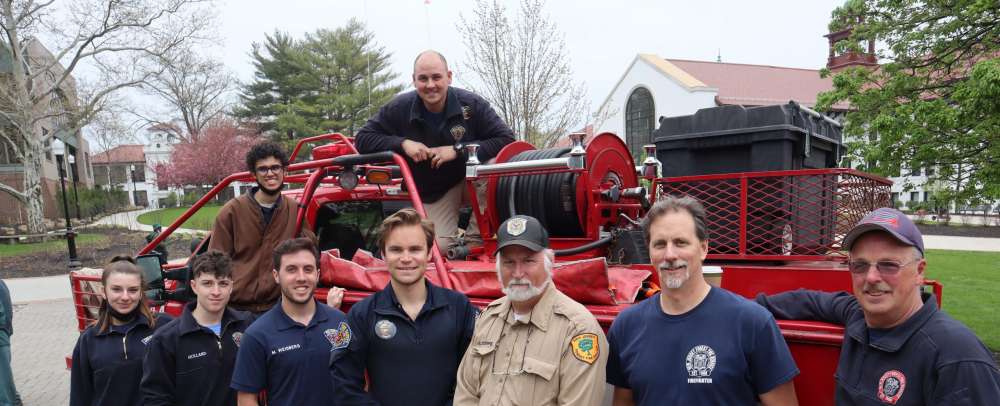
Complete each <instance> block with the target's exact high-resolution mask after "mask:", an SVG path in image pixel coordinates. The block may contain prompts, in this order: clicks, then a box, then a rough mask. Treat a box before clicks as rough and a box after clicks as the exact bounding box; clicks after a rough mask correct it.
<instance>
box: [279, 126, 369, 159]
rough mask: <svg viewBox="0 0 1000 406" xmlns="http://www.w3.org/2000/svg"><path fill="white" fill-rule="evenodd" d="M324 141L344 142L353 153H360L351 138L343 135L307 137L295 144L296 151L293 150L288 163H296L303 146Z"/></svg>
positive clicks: (332, 134) (331, 134)
mask: <svg viewBox="0 0 1000 406" xmlns="http://www.w3.org/2000/svg"><path fill="white" fill-rule="evenodd" d="M323 140H328V141H340V142H343V143H344V144H347V145H349V146H350V147H351V151H354V153H355V154H357V153H358V150H357V149H356V148H354V143H353V142H351V138H350V137H348V136H346V135H344V134H341V133H330V134H323V135H317V136H314V137H307V138H303V139H301V140H299V142H298V143H296V144H295V149H294V150H292V155H290V156H289V157H288V162H295V158H298V156H299V151H300V150H302V146H303V145H305V144H308V143H310V142H316V141H323ZM310 159H311V158H310Z"/></svg>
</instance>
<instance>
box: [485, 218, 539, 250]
mask: <svg viewBox="0 0 1000 406" xmlns="http://www.w3.org/2000/svg"><path fill="white" fill-rule="evenodd" d="M508 245H520V246H522V247H525V248H528V249H530V250H532V251H535V252H538V251H541V250H543V249H546V248H548V247H549V232H548V231H545V227H542V223H540V222H538V219H536V218H534V217H531V216H523V215H517V216H513V217H511V218H509V219H507V220H506V221H504V222H503V223H502V224H500V228H498V229H497V249H496V251H494V252H493V254H494V255H495V254H496V253H497V252H500V249H502V248H503V247H506V246H508Z"/></svg>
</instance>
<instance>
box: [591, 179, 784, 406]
mask: <svg viewBox="0 0 1000 406" xmlns="http://www.w3.org/2000/svg"><path fill="white" fill-rule="evenodd" d="M642 226H643V230H644V232H645V234H646V241H647V242H648V244H649V257H650V259H651V260H652V264H653V266H654V267H655V268H656V270H657V272H658V275H659V277H660V284H661V285H662V288H663V291H662V292H660V293H658V294H656V295H654V296H652V297H650V298H648V299H646V300H643V301H641V302H639V303H637V304H636V305H634V306H632V307H629V308H628V309H625V310H624V311H623V312H621V314H619V315H618V317H617V318H615V321H614V323H613V324H612V325H611V329H610V330H609V331H608V341H609V342H610V343H611V355H610V356H609V357H608V383H610V384H612V385H614V386H615V389H614V406H631V405H753V404H757V402H759V403H760V404H762V405H765V406H769V405H795V404H797V403H796V398H795V388H794V386H793V384H792V379H793V378H795V376H796V375H798V374H799V369H798V368H797V367H796V366H795V361H794V360H792V355H791V353H790V352H789V350H788V345H787V344H785V340H784V339H782V337H781V331H780V330H778V326H777V324H776V323H775V321H774V317H772V316H771V314H770V313H768V312H767V310H764V308H763V307H761V306H759V305H757V304H755V303H753V302H751V301H749V300H746V299H744V298H743V297H740V296H737V295H736V294H733V293H731V292H729V291H726V290H724V289H720V288H716V287H712V286H711V285H709V284H708V283H707V282H705V278H704V276H703V275H702V270H701V263H702V261H704V260H705V257H706V255H707V254H708V233H707V231H706V228H705V209H704V208H702V206H701V204H700V203H698V201H696V200H694V199H692V198H691V197H683V198H678V197H674V196H669V197H667V198H665V199H662V200H660V201H658V202H656V204H655V205H653V207H652V208H650V210H649V212H648V213H647V214H646V217H645V218H644V219H643V222H642Z"/></svg>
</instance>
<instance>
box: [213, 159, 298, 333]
mask: <svg viewBox="0 0 1000 406" xmlns="http://www.w3.org/2000/svg"><path fill="white" fill-rule="evenodd" d="M246 163H247V170H249V171H250V173H251V174H253V175H254V177H255V178H256V180H257V186H256V187H254V188H253V189H252V190H251V191H250V193H247V194H244V195H242V196H238V197H236V198H234V199H232V200H230V201H229V202H228V203H226V205H225V206H223V207H222V210H220V211H219V214H218V216H217V217H216V218H215V224H214V225H213V226H212V236H211V241H210V242H209V248H210V249H215V250H219V251H222V252H223V253H225V254H227V255H229V257H230V258H232V261H233V295H232V298H231V299H230V301H229V304H230V306H232V307H234V308H236V309H238V310H247V311H251V312H254V313H261V312H264V311H266V310H267V309H270V308H271V306H272V305H274V303H275V302H277V300H278V293H279V292H278V285H277V284H276V283H275V282H274V276H273V275H271V270H272V269H274V267H273V265H272V264H271V253H272V252H273V251H274V248H275V247H277V246H278V244H280V243H281V242H282V241H285V240H287V239H291V238H295V237H296V235H295V226H296V224H295V220H296V216H297V214H298V202H296V201H295V200H294V199H290V198H284V197H282V196H281V189H282V188H283V187H284V182H285V168H286V167H287V166H288V157H287V156H286V155H285V151H284V150H283V149H282V148H281V146H280V145H278V144H276V143H274V142H270V141H265V142H261V143H258V144H256V145H254V146H253V147H252V148H250V151H248V152H247V156H246ZM302 236H304V237H308V238H310V239H312V240H313V243H315V242H316V236H315V235H314V234H313V233H312V231H310V230H309V227H308V226H307V225H306V224H303V227H302Z"/></svg>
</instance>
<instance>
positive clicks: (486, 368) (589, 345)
mask: <svg viewBox="0 0 1000 406" xmlns="http://www.w3.org/2000/svg"><path fill="white" fill-rule="evenodd" d="M607 349H608V343H607V339H606V338H605V336H604V332H603V331H602V330H601V327H600V326H599V325H598V324H597V320H596V319H595V318H594V316H593V315H592V314H590V312H589V311H587V309H586V308H585V307H583V305H581V304H579V303H577V302H575V301H573V299H570V298H569V297H568V296H566V295H565V294H563V293H562V292H560V291H559V290H557V289H556V288H554V287H553V286H552V283H551V282H550V283H549V284H548V286H546V288H545V290H544V292H543V293H542V298H541V299H540V300H539V301H538V303H536V304H535V307H534V308H532V310H531V314H530V315H529V316H528V320H527V321H515V320H514V312H513V309H512V307H511V304H510V301H509V300H508V299H507V298H506V297H503V298H500V299H498V300H496V301H494V302H493V303H491V304H490V305H489V306H487V308H486V309H485V310H484V311H483V313H482V314H481V315H480V316H479V319H478V320H477V321H476V331H475V334H474V335H473V338H472V342H471V343H470V345H469V350H468V351H466V352H465V357H463V358H462V364H461V366H460V367H459V370H458V386H457V387H456V389H455V405H463V406H466V405H496V406H504V405H525V406H528V405H530V406H544V405H581V406H588V405H598V404H600V403H601V401H602V400H603V399H604V393H605V385H604V377H605V367H606V364H607V357H608V351H607Z"/></svg>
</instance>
